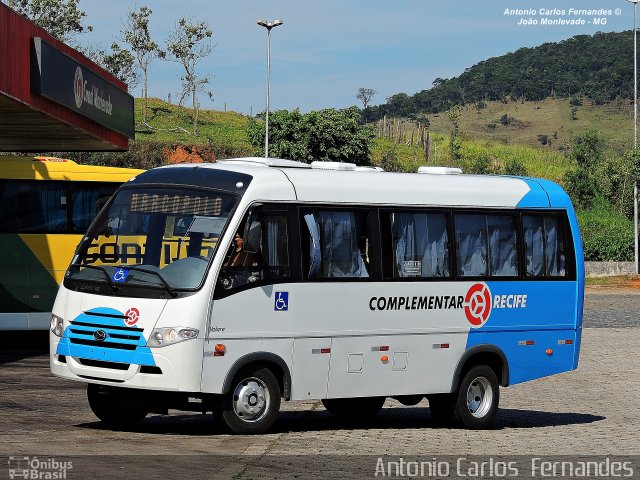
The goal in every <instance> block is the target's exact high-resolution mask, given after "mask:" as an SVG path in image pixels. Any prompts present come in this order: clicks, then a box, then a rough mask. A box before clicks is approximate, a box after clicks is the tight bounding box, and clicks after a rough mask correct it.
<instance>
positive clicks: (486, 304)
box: [464, 283, 491, 328]
mask: <svg viewBox="0 0 640 480" xmlns="http://www.w3.org/2000/svg"><path fill="white" fill-rule="evenodd" d="M464 313H465V315H466V316H467V320H469V323H470V324H471V325H472V326H473V327H474V328H478V327H481V326H482V325H484V324H485V323H486V322H487V320H489V315H490V314H491V290H489V286H488V285H487V284H486V283H476V284H475V285H473V286H472V287H471V288H470V289H469V291H468V292H467V296H466V297H465V299H464Z"/></svg>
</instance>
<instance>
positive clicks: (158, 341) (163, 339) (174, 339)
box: [147, 327, 199, 347]
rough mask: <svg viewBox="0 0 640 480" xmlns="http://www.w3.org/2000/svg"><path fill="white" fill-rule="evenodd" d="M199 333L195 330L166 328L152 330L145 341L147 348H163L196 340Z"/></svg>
mask: <svg viewBox="0 0 640 480" xmlns="http://www.w3.org/2000/svg"><path fill="white" fill-rule="evenodd" d="M198 333H199V331H198V330H196V329H195V328H185V327H167V328H154V329H153V332H151V336H150V337H149V340H148V341H147V347H165V346H167V345H173V344H174V343H179V342H184V341H185V340H191V339H192V338H198Z"/></svg>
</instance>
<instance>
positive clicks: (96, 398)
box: [87, 383, 149, 428]
mask: <svg viewBox="0 0 640 480" xmlns="http://www.w3.org/2000/svg"><path fill="white" fill-rule="evenodd" d="M87 399H88V400H89V407H91V411H93V413H94V414H95V416H96V417H98V418H99V419H100V420H102V421H103V422H105V423H108V424H109V425H112V426H114V427H117V428H129V427H132V426H134V425H136V424H137V423H140V422H141V421H142V420H144V418H145V417H146V416H147V414H148V413H149V411H148V410H147V409H146V408H145V406H144V404H143V403H142V402H141V401H140V400H138V399H135V398H132V397H131V396H130V395H129V396H127V395H125V394H122V395H119V394H118V393H116V392H114V391H113V390H112V389H107V388H105V387H103V386H102V385H96V384H93V383H90V384H89V385H87Z"/></svg>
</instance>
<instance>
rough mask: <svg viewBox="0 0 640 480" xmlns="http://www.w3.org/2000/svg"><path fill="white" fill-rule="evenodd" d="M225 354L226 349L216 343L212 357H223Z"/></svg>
mask: <svg viewBox="0 0 640 480" xmlns="http://www.w3.org/2000/svg"><path fill="white" fill-rule="evenodd" d="M226 352H227V347H225V346H224V344H222V343H216V345H215V347H213V356H214V357H223V356H224V354H225V353H226Z"/></svg>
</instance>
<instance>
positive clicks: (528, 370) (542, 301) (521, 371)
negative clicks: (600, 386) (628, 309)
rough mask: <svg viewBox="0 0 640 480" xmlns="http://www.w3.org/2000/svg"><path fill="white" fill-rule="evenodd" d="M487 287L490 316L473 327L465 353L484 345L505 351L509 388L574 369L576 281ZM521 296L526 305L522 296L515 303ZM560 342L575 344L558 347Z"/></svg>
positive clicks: (531, 282)
mask: <svg viewBox="0 0 640 480" xmlns="http://www.w3.org/2000/svg"><path fill="white" fill-rule="evenodd" d="M487 285H488V287H489V290H490V291H491V302H492V306H491V312H490V314H489V318H488V320H487V321H486V323H484V324H483V325H482V326H481V327H480V328H471V330H470V332H469V337H468V339H467V350H468V349H470V348H472V347H474V346H476V345H481V344H489V345H495V346H496V347H498V348H499V349H500V350H502V351H503V352H504V354H505V355H506V357H507V361H508V362H509V373H510V378H509V383H510V384H516V383H520V382H525V381H527V380H533V379H536V378H541V377H544V376H547V375H553V374H556V373H560V372H565V371H568V370H573V369H574V368H576V367H575V363H574V358H575V354H576V353H575V352H576V350H577V349H578V348H579V343H578V341H579V333H580V330H577V329H578V327H579V325H578V324H579V321H580V319H578V318H577V316H576V307H575V306H576V301H577V299H576V295H577V292H576V282H572V281H526V282H487ZM523 295H526V300H525V301H524V306H523V299H522V297H520V298H519V300H517V301H516V300H515V299H516V297H517V296H523ZM510 307H511V308H510ZM577 333H578V335H577ZM527 340H533V341H534V345H528V346H527V345H520V344H519V343H518V342H526V341H527ZM559 340H571V341H572V343H571V344H569V345H559V344H558V341H559ZM548 348H550V349H552V350H553V354H552V355H547V354H546V350H547V349H548Z"/></svg>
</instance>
